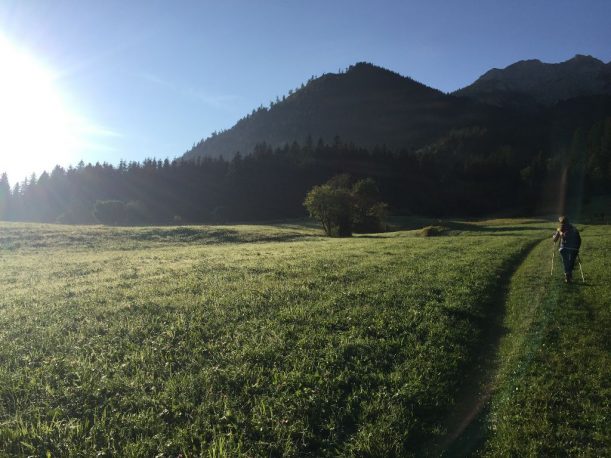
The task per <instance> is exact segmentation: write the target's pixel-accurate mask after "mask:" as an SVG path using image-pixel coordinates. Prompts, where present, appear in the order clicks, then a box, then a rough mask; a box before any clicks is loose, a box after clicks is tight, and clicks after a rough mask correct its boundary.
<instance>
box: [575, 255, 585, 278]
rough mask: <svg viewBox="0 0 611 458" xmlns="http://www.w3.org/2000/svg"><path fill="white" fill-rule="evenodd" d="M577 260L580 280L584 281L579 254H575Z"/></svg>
mask: <svg viewBox="0 0 611 458" xmlns="http://www.w3.org/2000/svg"><path fill="white" fill-rule="evenodd" d="M577 262H578V263H579V271H580V272H581V280H582V281H583V282H584V283H585V282H586V278H585V277H584V276H583V269H582V268H581V256H579V255H577Z"/></svg>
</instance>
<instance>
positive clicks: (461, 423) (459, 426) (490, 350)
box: [433, 239, 545, 457]
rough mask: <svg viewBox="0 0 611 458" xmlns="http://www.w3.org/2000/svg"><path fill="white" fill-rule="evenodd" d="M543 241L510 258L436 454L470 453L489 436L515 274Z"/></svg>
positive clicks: (446, 455) (436, 446) (534, 242)
mask: <svg viewBox="0 0 611 458" xmlns="http://www.w3.org/2000/svg"><path fill="white" fill-rule="evenodd" d="M541 243H545V240H541V239H537V240H533V241H532V242H531V243H528V244H527V245H526V246H525V247H524V249H522V250H521V251H520V252H519V253H518V254H517V255H516V256H514V257H513V258H511V259H510V260H509V261H508V262H507V265H506V266H505V269H504V270H503V272H504V273H503V274H502V275H501V277H500V278H499V284H500V287H499V288H498V289H497V291H496V292H495V294H494V295H493V297H492V300H491V303H490V312H489V315H488V319H489V326H488V327H486V328H485V329H484V333H483V336H482V341H481V342H482V343H481V351H480V353H479V355H478V356H477V357H476V360H475V361H474V363H473V364H472V368H471V370H469V371H468V373H467V376H466V377H465V378H464V380H463V382H462V388H461V389H460V391H459V393H458V395H457V399H458V401H457V402H456V405H455V408H454V410H453V411H452V412H451V413H450V415H448V417H447V418H446V421H445V424H444V427H445V430H446V431H447V432H446V434H445V435H444V436H443V437H442V438H441V439H440V440H439V441H438V443H437V444H436V445H435V447H434V448H433V451H434V455H436V456H443V457H464V456H469V455H470V453H472V452H473V451H475V450H476V449H477V448H479V446H481V445H482V443H483V441H484V440H485V437H486V429H487V423H486V417H487V411H488V401H489V400H490V396H491V394H492V392H493V385H494V379H495V376H496V374H497V371H498V369H499V361H498V349H499V346H500V342H501V338H502V337H503V336H504V335H505V334H506V329H505V328H504V327H503V319H504V317H505V304H506V300H507V297H508V295H509V291H510V287H511V281H512V277H513V276H514V274H515V273H516V272H517V271H518V269H519V268H520V267H521V266H522V264H523V263H524V262H525V261H526V259H527V258H528V256H530V254H531V253H532V252H533V250H534V249H535V247H536V246H538V245H539V244H541Z"/></svg>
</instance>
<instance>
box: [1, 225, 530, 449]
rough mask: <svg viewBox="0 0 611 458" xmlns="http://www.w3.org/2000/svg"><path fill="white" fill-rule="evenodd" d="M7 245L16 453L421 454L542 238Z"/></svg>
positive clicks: (208, 231) (4, 320)
mask: <svg viewBox="0 0 611 458" xmlns="http://www.w3.org/2000/svg"><path fill="white" fill-rule="evenodd" d="M1 230H2V234H3V235H2V247H3V249H2V250H0V284H1V285H2V295H1V302H0V454H44V453H46V451H47V450H49V451H51V452H52V453H53V454H54V455H61V456H69V455H82V456H91V455H95V454H96V453H98V452H99V453H101V454H102V455H103V454H104V453H106V454H118V455H121V456H130V455H139V456H153V455H155V454H157V453H165V454H166V455H168V456H169V455H176V454H178V453H183V454H185V455H187V456H191V455H193V454H194V453H199V452H202V451H203V452H208V453H210V454H215V453H216V454H222V453H229V454H235V453H237V452H238V451H241V452H244V453H248V454H249V455H257V456H258V455H271V456H280V455H296V454H301V455H303V454H309V455H315V456H321V455H337V454H342V455H354V454H356V455H377V456H380V455H386V456H392V455H402V456H405V455H409V454H412V453H416V451H417V450H419V449H420V448H421V447H423V446H424V444H426V443H430V442H432V441H434V440H435V438H436V437H441V436H443V433H444V431H443V426H442V425H443V421H442V420H443V417H444V416H445V414H446V413H447V412H448V411H449V410H450V409H451V408H452V404H453V402H454V397H455V393H456V392H457V389H458V386H459V380H460V379H461V377H462V375H463V373H464V372H465V371H466V370H467V368H468V365H469V363H470V361H472V360H473V356H474V354H475V353H477V351H478V349H477V346H478V342H479V338H480V335H481V332H482V330H483V329H484V328H485V327H486V323H487V321H488V319H489V317H488V315H487V314H488V312H489V310H490V308H489V307H490V302H491V300H492V298H493V297H494V295H495V291H496V290H497V289H498V287H499V285H498V279H499V278H500V276H501V274H502V273H503V271H505V270H506V269H507V268H508V266H509V265H511V264H512V263H514V262H515V260H516V259H518V258H519V257H520V256H521V255H522V254H523V253H524V252H525V250H527V248H528V247H529V246H530V244H531V243H532V240H533V239H536V238H537V237H539V236H540V234H541V232H540V231H538V230H537V228H536V227H535V228H534V229H533V228H532V227H530V226H518V227H504V226H503V227H498V228H496V229H494V230H490V229H488V228H486V227H485V226H484V225H480V226H477V227H476V226H472V227H470V226H469V227H467V226H459V227H458V229H457V228H455V230H456V231H459V230H462V231H464V230H469V231H471V232H466V233H463V234H462V235H460V236H452V237H439V238H418V237H412V236H409V235H410V233H394V234H387V235H385V236H382V237H371V238H366V237H361V238H353V239H348V240H328V239H320V238H318V237H316V233H315V232H313V231H311V230H309V229H300V228H283V227H273V228H265V227H251V228H239V227H234V228H228V227H224V228H157V229H151V228H147V229H105V228H67V227H61V226H31V225H3V226H2V227H1ZM457 233H458V232H457ZM500 235H502V237H501V236H500ZM287 240H289V241H287ZM254 242H256V243H254Z"/></svg>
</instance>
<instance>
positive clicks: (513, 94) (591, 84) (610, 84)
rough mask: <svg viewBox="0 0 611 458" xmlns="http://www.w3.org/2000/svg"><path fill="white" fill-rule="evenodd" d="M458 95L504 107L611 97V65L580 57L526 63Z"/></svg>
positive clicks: (494, 74) (479, 81)
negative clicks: (584, 97) (555, 61)
mask: <svg viewBox="0 0 611 458" xmlns="http://www.w3.org/2000/svg"><path fill="white" fill-rule="evenodd" d="M454 94H455V95H459V96H465V97H470V98H474V99H477V100H479V101H481V102H485V103H489V104H493V105H500V106H507V105H512V106H529V105H531V106H533V105H552V104H554V103H556V102H559V101H562V100H568V99H571V98H574V97H580V96H592V95H600V94H611V63H607V64H605V63H603V62H602V61H600V60H598V59H596V58H594V57H592V56H583V55H577V56H575V57H573V58H572V59H569V60H567V61H565V62H560V63H557V64H548V63H543V62H541V61H540V60H537V59H534V60H522V61H519V62H516V63H514V64H512V65H509V66H508V67H506V68H504V69H502V70H499V69H496V68H495V69H492V70H490V71H488V72H486V73H485V74H483V75H482V76H481V77H480V78H478V79H477V80H476V81H475V82H474V83H473V84H471V85H469V86H467V87H465V88H463V89H460V90H458V91H456V92H455V93H454Z"/></svg>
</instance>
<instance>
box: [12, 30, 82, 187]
mask: <svg viewBox="0 0 611 458" xmlns="http://www.w3.org/2000/svg"><path fill="white" fill-rule="evenodd" d="M0 62H2V71H0V173H2V172H6V173H7V174H8V176H9V178H10V180H11V182H13V183H15V182H18V181H21V180H23V179H24V178H25V177H27V176H29V175H31V174H32V173H37V174H39V173H41V172H42V170H48V171H50V170H51V169H52V168H53V167H54V166H55V165H56V164H61V165H64V166H65V165H67V164H68V163H69V162H71V161H72V160H74V157H75V154H76V149H77V144H78V138H77V134H76V129H75V128H74V125H75V118H74V117H73V116H72V115H71V113H70V112H69V111H68V109H67V108H66V106H65V104H64V102H63V100H62V96H61V93H60V91H59V90H58V88H57V87H56V85H55V82H54V77H53V74H52V73H51V71H49V70H48V69H46V68H45V67H44V66H43V65H41V64H40V63H38V62H37V61H36V60H35V59H34V58H32V57H31V56H29V55H28V54H27V53H25V52H23V51H21V50H19V49H18V48H17V47H15V46H13V45H12V44H11V43H10V42H8V41H7V40H5V39H4V38H3V37H2V36H0Z"/></svg>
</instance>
